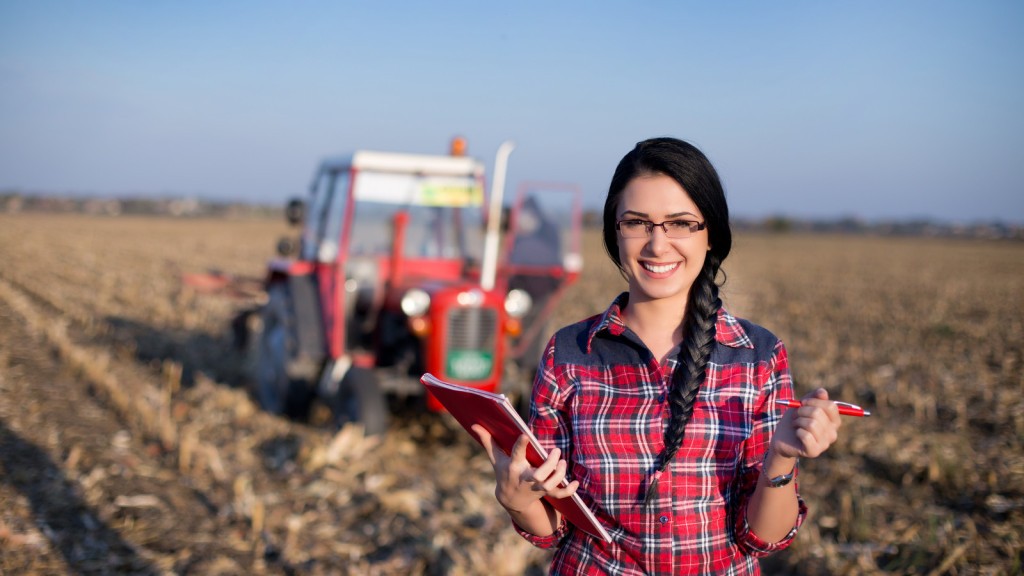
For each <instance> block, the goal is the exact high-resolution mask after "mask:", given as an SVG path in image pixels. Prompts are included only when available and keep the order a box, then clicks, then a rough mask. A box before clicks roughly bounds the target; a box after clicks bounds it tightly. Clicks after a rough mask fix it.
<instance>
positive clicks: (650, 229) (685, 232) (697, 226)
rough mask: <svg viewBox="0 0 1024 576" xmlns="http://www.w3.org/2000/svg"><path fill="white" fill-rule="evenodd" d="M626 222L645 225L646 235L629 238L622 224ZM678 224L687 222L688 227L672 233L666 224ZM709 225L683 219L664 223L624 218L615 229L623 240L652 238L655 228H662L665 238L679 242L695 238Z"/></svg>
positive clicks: (675, 229) (674, 230)
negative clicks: (682, 239)
mask: <svg viewBox="0 0 1024 576" xmlns="http://www.w3.org/2000/svg"><path fill="white" fill-rule="evenodd" d="M624 222H635V223H637V224H643V226H644V235H643V236H638V235H634V236H627V235H626V233H624V231H623V229H622V224H623V223H624ZM677 222H685V223H686V226H685V227H681V228H674V229H672V230H671V231H670V230H669V227H668V226H666V224H672V223H677ZM707 225H708V223H707V222H697V221H694V220H683V219H681V218H675V219H672V220H665V221H664V222H651V221H650V220H644V219H642V218H623V219H622V220H619V221H617V222H616V223H615V229H616V230H618V231H619V234H621V235H622V237H623V238H650V237H651V235H652V234H654V227H655V226H660V227H661V230H662V232H664V233H665V237H666V238H672V239H675V240H679V239H681V238H689V237H690V236H693V235H694V234H696V233H697V232H700V231H701V230H703V229H705V228H707ZM680 233H682V235H681V236H680V235H679V234H680Z"/></svg>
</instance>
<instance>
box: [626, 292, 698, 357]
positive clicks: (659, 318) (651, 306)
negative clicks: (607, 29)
mask: <svg viewBox="0 0 1024 576" xmlns="http://www.w3.org/2000/svg"><path fill="white" fill-rule="evenodd" d="M684 318H686V300H680V299H655V300H645V299H643V298H636V299H634V297H633V294H630V298H629V303H628V304H627V305H626V309H625V310H624V311H623V321H624V322H625V323H626V326H629V329H630V330H632V331H633V332H634V333H635V334H636V335H637V336H639V337H640V340H642V341H643V342H644V344H646V345H647V347H648V348H649V349H650V350H651V353H653V354H654V355H655V357H656V358H658V360H659V361H662V362H664V361H665V357H666V356H667V355H668V353H669V351H670V350H671V349H672V348H673V347H675V346H677V345H678V344H679V343H680V342H682V340H683V319H684Z"/></svg>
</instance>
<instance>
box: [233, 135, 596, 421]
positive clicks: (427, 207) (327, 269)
mask: <svg viewBox="0 0 1024 576" xmlns="http://www.w3.org/2000/svg"><path fill="white" fill-rule="evenodd" d="M461 147H462V143H461V142H458V141H456V142H455V143H453V154H452V155H449V156H440V155H413V154H396V153H388V152H373V151H357V152H355V153H353V154H350V155H347V156H345V157H342V158H338V159H330V160H326V161H324V162H323V163H322V164H321V165H320V167H319V168H318V169H317V171H316V175H315V177H314V179H313V183H312V186H311V188H310V194H309V197H308V200H306V201H304V202H303V201H299V200H293V201H292V202H291V203H289V207H288V210H287V217H288V219H289V222H291V223H292V224H293V225H300V224H301V226H302V232H301V240H300V241H299V242H298V243H297V244H298V245H297V246H295V247H294V248H292V249H291V250H290V251H289V249H288V247H287V244H288V243H287V242H284V243H283V245H284V247H283V248H282V247H279V251H281V252H282V254H283V256H284V257H282V258H280V259H277V260H274V261H272V262H271V263H270V265H269V270H268V274H267V277H266V280H265V291H266V296H267V298H266V303H265V304H264V305H262V306H261V307H260V308H259V309H258V310H256V311H255V312H254V313H253V314H251V315H250V318H249V321H248V322H247V325H248V327H249V334H248V337H247V338H246V340H247V341H248V342H249V344H248V359H249V362H248V365H249V366H250V370H251V381H252V384H253V387H254V394H255V396H256V398H257V399H258V401H259V403H260V404H261V406H262V407H263V408H264V409H266V410H268V411H270V412H274V413H279V414H288V415H290V416H294V417H301V416H302V415H304V414H306V413H308V410H309V407H310V405H311V403H312V401H313V400H314V399H315V398H320V399H321V400H322V401H323V402H324V403H326V404H327V405H328V406H329V407H330V408H331V410H332V412H333V414H334V416H335V419H336V423H337V424H339V425H341V424H344V423H345V422H357V423H361V424H362V425H363V426H364V428H365V431H366V433H368V434H378V433H381V432H383V431H384V430H385V429H386V427H387V421H388V416H389V409H388V401H387V399H388V398H389V397H396V398H397V397H405V398H408V397H410V396H423V395H425V394H426V392H425V391H424V388H423V386H422V385H421V384H420V383H419V380H418V379H419V376H420V375H421V374H422V373H424V372H431V373H433V374H436V375H438V376H440V377H442V378H444V379H447V380H450V381H454V382H459V383H462V384H465V385H469V386H473V387H477V388H481V389H484V390H488V391H501V392H504V393H506V394H508V395H509V396H510V397H511V398H513V399H514V400H518V401H520V402H521V403H523V404H521V406H524V405H525V401H528V398H529V390H530V385H531V384H532V377H533V370H534V368H535V366H536V365H537V362H538V360H539V356H540V353H541V350H543V346H544V345H545V344H546V342H547V338H548V337H549V336H550V334H549V332H548V330H547V329H546V328H547V319H548V318H549V316H550V313H551V311H552V309H553V307H554V306H555V304H556V302H557V300H558V298H559V297H560V295H561V294H562V293H563V291H564V290H565V288H566V287H567V286H569V285H570V284H571V283H572V282H574V281H575V280H576V279H577V277H578V275H579V271H580V268H581V263H582V260H581V257H580V245H579V242H580V227H581V205H580V202H581V198H580V192H579V190H578V189H577V188H575V187H573V186H565V185H552V184H526V185H523V186H521V187H520V189H519V191H518V194H517V197H516V198H515V199H514V201H513V202H512V203H511V206H510V207H509V208H504V207H503V204H502V195H503V194H502V191H503V181H504V178H505V176H504V175H505V166H506V165H507V160H508V156H509V154H510V153H511V151H512V145H511V144H510V143H505V144H503V145H502V146H501V147H500V148H499V150H498V154H497V158H496V161H495V176H494V179H493V183H492V186H491V189H490V191H489V193H488V191H487V190H486V183H485V177H484V165H483V163H482V162H480V161H478V160H476V159H474V158H471V157H468V156H464V155H461V154H459V153H458V152H459V150H458V148H461ZM488 196H489V198H488ZM485 201H486V202H485ZM293 244H294V243H293ZM290 252H291V253H294V254H290ZM426 400H427V401H426V406H427V407H428V408H429V409H431V410H435V411H437V410H441V407H440V405H439V404H438V403H436V401H434V400H433V399H432V398H426Z"/></svg>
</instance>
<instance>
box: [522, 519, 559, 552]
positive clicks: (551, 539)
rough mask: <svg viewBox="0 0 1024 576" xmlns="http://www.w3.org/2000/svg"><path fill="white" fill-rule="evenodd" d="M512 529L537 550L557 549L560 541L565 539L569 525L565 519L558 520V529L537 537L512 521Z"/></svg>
mask: <svg viewBox="0 0 1024 576" xmlns="http://www.w3.org/2000/svg"><path fill="white" fill-rule="evenodd" d="M512 527H513V528H515V529H516V532H518V533H519V535H520V536H522V537H523V538H525V539H526V541H527V542H529V543H530V544H533V545H534V546H536V547H538V548H557V547H558V545H559V544H561V542H562V539H563V538H565V535H566V534H567V533H568V532H569V524H568V523H567V522H566V521H565V517H562V518H560V519H559V522H558V529H557V530H555V531H554V532H552V533H551V534H549V535H547V536H537V535H536V534H532V533H530V532H527V531H526V530H524V529H523V528H522V526H520V525H519V524H516V522H515V520H513V521H512Z"/></svg>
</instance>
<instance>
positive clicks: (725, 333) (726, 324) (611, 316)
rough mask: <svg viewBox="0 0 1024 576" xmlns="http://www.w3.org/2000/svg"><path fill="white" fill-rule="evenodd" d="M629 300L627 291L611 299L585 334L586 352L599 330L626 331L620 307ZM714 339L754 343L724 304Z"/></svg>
mask: <svg viewBox="0 0 1024 576" xmlns="http://www.w3.org/2000/svg"><path fill="white" fill-rule="evenodd" d="M628 301H629V292H623V293H622V294H619V295H618V296H617V297H616V298H615V300H613V301H612V303H611V305H610V306H608V309H607V310H605V311H604V313H603V314H601V316H600V318H599V319H598V321H597V322H596V323H595V324H594V325H593V327H591V329H590V333H589V334H587V353H588V354H589V353H590V350H591V346H592V343H593V341H594V338H595V337H596V336H597V335H598V334H599V333H601V332H604V331H607V332H608V333H609V334H611V335H612V336H621V335H622V333H623V332H625V331H626V324H625V322H623V320H622V307H623V306H625V305H626V303H627V302H628ZM715 340H716V341H717V342H718V343H719V344H722V345H724V346H728V347H730V348H753V347H754V343H753V342H751V340H750V337H749V336H747V331H746V330H744V329H743V326H742V325H740V322H739V320H737V319H736V317H735V316H733V315H732V314H730V313H729V312H728V311H727V310H726V309H725V306H722V307H721V308H719V309H718V319H717V320H716V321H715Z"/></svg>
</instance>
